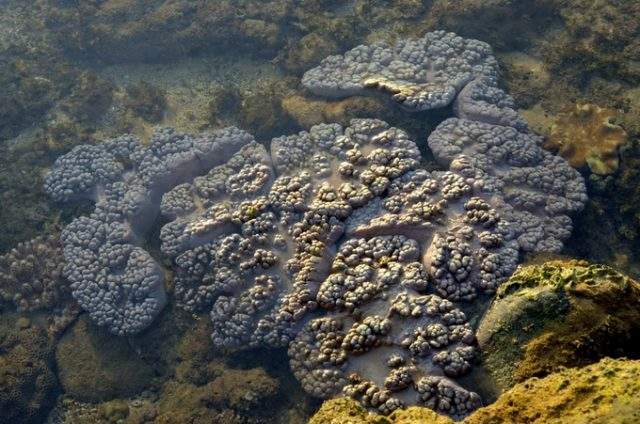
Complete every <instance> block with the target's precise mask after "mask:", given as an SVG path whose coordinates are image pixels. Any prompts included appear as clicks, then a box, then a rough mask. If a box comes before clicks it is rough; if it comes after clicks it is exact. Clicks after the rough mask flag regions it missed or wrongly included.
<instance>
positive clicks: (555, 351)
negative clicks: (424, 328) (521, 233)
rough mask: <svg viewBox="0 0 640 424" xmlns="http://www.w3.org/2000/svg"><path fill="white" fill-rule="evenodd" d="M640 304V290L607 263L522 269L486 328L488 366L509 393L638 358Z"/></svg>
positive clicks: (481, 335) (482, 342)
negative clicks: (569, 371)
mask: <svg viewBox="0 0 640 424" xmlns="http://www.w3.org/2000/svg"><path fill="white" fill-rule="evenodd" d="M639 305H640V284H638V283H637V282H636V281H634V280H632V279H630V278H629V277H627V276H625V275H624V274H621V273H619V272H617V271H615V270H614V269H612V268H610V267H607V266H605V265H593V264H589V263H588V262H585V261H577V260H570V261H560V260H558V261H551V262H546V263H543V264H541V265H529V266H525V267H522V268H520V269H518V271H516V273H514V274H513V275H512V276H511V278H510V279H509V280H508V281H507V282H505V283H504V284H503V285H502V286H500V288H499V289H498V292H497V294H496V298H495V300H494V302H493V304H492V305H491V307H490V309H489V310H488V311H487V312H486V313H485V315H484V317H483V319H482V321H481V322H480V325H479V328H478V331H477V333H476V335H477V338H478V343H479V346H480V349H481V351H482V357H483V363H484V365H485V368H486V369H487V370H488V372H489V374H490V375H491V376H492V377H493V379H494V380H495V384H496V386H497V387H498V388H499V389H501V390H505V389H508V388H509V387H511V386H513V384H515V383H516V382H522V381H524V380H526V379H528V378H529V377H534V376H535V377H540V376H544V375H547V374H549V373H552V372H555V371H557V370H558V369H560V368H562V367H576V366H583V365H586V364H590V363H593V362H596V361H598V360H599V359H600V358H602V357H604V356H613V357H621V356H627V357H638V356H639V355H640V345H639V344H638V342H637V340H638V334H640V326H638V324H637V323H638V322H639V319H640V317H639V316H638V314H639V313H640V310H639V309H638V306H639Z"/></svg>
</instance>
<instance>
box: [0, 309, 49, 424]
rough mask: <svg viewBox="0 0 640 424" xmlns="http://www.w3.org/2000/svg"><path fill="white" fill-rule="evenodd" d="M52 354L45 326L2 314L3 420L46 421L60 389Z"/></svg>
mask: <svg viewBox="0 0 640 424" xmlns="http://www.w3.org/2000/svg"><path fill="white" fill-rule="evenodd" d="M52 356H53V354H52V345H51V343H50V340H49V337H48V336H47V333H46V331H45V330H44V329H42V328H40V327H37V326H31V325H30V324H29V322H28V320H27V321H26V322H17V321H15V320H13V319H11V318H10V317H9V316H7V315H2V316H0V411H2V414H1V415H0V422H2V423H7V424H8V423H16V424H37V423H41V422H43V421H44V420H45V418H46V415H47V413H48V411H49V409H50V408H52V407H53V405H54V403H55V397H56V392H57V380H56V376H55V374H54V371H53V369H54V367H53V361H52Z"/></svg>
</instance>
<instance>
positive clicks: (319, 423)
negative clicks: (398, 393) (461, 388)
mask: <svg viewBox="0 0 640 424" xmlns="http://www.w3.org/2000/svg"><path fill="white" fill-rule="evenodd" d="M414 423H415V424H417V423H428V424H452V423H453V421H452V420H451V419H450V418H448V417H445V416H442V415H438V414H437V413H436V412H434V411H432V410H431V409H428V408H420V407H411V408H407V409H405V410H398V411H395V412H393V413H392V414H390V415H389V416H386V417H385V416H383V415H377V414H374V413H370V412H368V411H367V410H366V409H365V408H363V407H362V406H361V405H360V404H359V403H358V402H357V401H355V400H353V399H350V398H346V397H343V398H336V399H331V400H328V401H326V402H324V403H323V404H322V406H321V407H320V410H319V411H318V412H316V414H315V415H314V416H313V417H311V419H310V420H309V424H414Z"/></svg>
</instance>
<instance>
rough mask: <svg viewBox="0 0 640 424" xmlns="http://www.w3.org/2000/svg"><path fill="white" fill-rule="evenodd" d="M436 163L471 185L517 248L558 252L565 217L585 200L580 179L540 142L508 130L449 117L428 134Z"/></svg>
mask: <svg viewBox="0 0 640 424" xmlns="http://www.w3.org/2000/svg"><path fill="white" fill-rule="evenodd" d="M428 142H429V147H430V148H431V150H432V152H433V154H434V156H435V157H436V159H437V160H438V161H439V162H440V163H442V164H443V165H445V166H448V167H449V169H450V170H452V171H453V172H456V173H457V174H459V175H461V176H463V177H464V178H465V179H467V180H471V181H474V190H475V191H476V192H477V193H478V194H477V195H478V196H480V197H482V198H484V199H486V201H487V202H489V203H490V204H493V205H495V207H496V208H497V209H498V210H499V211H500V214H501V216H502V220H504V221H505V222H508V223H509V224H510V225H507V227H508V231H509V232H510V233H511V234H510V236H509V237H510V238H514V239H515V240H517V241H518V245H519V247H520V249H521V250H523V251H526V252H531V251H551V252H557V251H559V250H560V249H561V248H562V241H563V240H565V239H566V238H568V237H569V235H570V233H571V230H572V226H571V219H570V218H569V215H570V214H572V213H575V212H577V211H579V210H580V209H582V207H583V206H584V203H585V201H586V198H587V197H586V189H585V185H584V180H583V179H582V177H581V176H580V174H579V173H578V171H576V170H575V169H573V168H571V166H569V164H568V163H567V162H566V161H565V160H563V159H562V158H561V157H559V156H555V155H553V154H552V153H550V152H548V151H546V150H544V149H543V148H542V147H541V145H542V138H541V137H538V136H536V135H533V134H527V133H523V132H519V131H517V130H516V129H514V128H513V127H505V126H501V125H491V124H487V123H483V122H477V121H469V120H466V119H457V118H450V119H448V120H446V121H444V122H443V123H441V124H440V125H439V126H438V127H437V128H436V130H435V131H434V132H433V133H431V135H429V141H428Z"/></svg>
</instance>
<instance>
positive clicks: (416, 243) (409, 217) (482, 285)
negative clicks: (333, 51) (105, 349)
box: [46, 32, 586, 416]
mask: <svg viewBox="0 0 640 424" xmlns="http://www.w3.org/2000/svg"><path fill="white" fill-rule="evenodd" d="M497 76H498V68H497V62H496V60H495V58H494V57H493V55H492V53H491V49H490V47H489V46H488V45H487V44H485V43H482V42H479V41H475V40H466V39H463V38H461V37H458V36H456V35H454V34H451V33H444V32H434V33H429V34H427V35H426V36H425V37H424V38H422V39H419V40H414V41H400V42H398V43H397V44H395V45H392V46H388V45H384V44H376V45H373V46H360V47H357V48H355V49H354V50H352V51H350V52H347V53H346V54H345V55H344V56H332V57H329V58H327V59H325V60H324V61H323V62H322V63H321V64H320V66H319V67H318V68H316V69H313V70H311V71H309V72H308V73H307V74H306V75H305V76H304V78H303V84H304V85H305V86H306V87H308V88H309V89H310V90H311V91H313V92H314V93H316V94H318V95H330V96H348V95H352V94H355V93H359V92H363V91H366V90H368V89H370V88H376V89H380V90H382V91H384V92H389V93H391V94H392V95H393V98H394V99H395V100H396V101H398V102H399V103H400V104H401V105H402V107H403V108H405V109H407V110H410V111H412V110H428V109H433V108H442V107H445V106H447V105H449V104H453V108H452V111H453V114H454V116H453V117H450V118H449V119H447V120H445V121H444V122H442V123H441V124H440V125H439V126H438V127H437V129H436V130H435V131H433V132H432V133H431V134H430V135H429V137H428V145H429V147H430V149H431V151H432V152H433V154H434V156H435V157H436V159H437V160H438V162H439V163H440V164H441V165H442V167H443V169H442V170H440V171H433V172H429V171H426V170H424V169H421V168H420V161H421V155H420V152H419V150H418V147H417V146H416V144H415V143H414V141H412V140H410V139H409V137H408V135H407V134H406V133H405V132H404V131H403V130H401V129H398V128H393V127H391V126H390V125H388V124H386V123H385V122H382V121H380V120H376V119H356V120H353V121H351V123H350V125H349V126H347V127H343V126H340V125H337V124H321V125H317V126H314V127H312V128H311V129H310V130H309V131H308V132H301V133H298V134H295V135H288V136H283V137H278V138H275V139H273V140H272V141H271V143H270V145H269V146H270V149H269V150H268V149H266V148H265V147H264V146H263V145H262V144H259V143H257V142H256V141H254V139H253V138H252V136H251V135H249V134H247V133H245V132H243V131H241V130H239V129H236V128H227V129H224V130H219V131H217V132H213V133H207V134H200V135H188V134H181V133H178V132H176V131H174V130H171V129H162V130H158V131H157V132H156V134H155V135H154V136H153V137H152V139H151V142H150V143H149V144H148V145H142V144H141V143H140V142H139V141H138V140H136V139H135V138H133V137H130V136H124V137H121V138H117V139H114V140H110V141H108V142H105V143H102V144H100V145H98V146H79V147H76V148H75V149H74V150H72V151H71V152H70V153H68V154H67V155H65V156H63V157H61V158H59V159H58V160H57V162H56V163H55V166H54V168H53V171H52V172H51V173H50V175H49V176H48V178H47V181H46V190H47V192H48V193H49V194H50V195H51V196H52V198H53V199H54V200H56V201H71V200H75V199H80V198H90V199H93V200H95V203H96V206H95V210H94V212H93V213H92V214H91V215H90V216H84V217H80V218H77V219H76V220H74V221H73V222H72V223H71V224H70V225H68V226H67V227H66V228H65V229H64V231H63V234H62V242H63V244H64V255H65V258H66V260H67V265H66V267H65V269H64V275H65V276H66V278H67V279H68V280H69V282H70V286H71V290H72V292H73V296H74V297H75V299H76V300H77V301H78V303H79V304H80V305H81V307H82V308H83V309H85V310H86V311H87V312H88V313H89V314H90V315H91V317H92V318H93V320H94V321H95V322H96V323H97V324H99V325H102V326H105V327H107V328H108V329H109V330H110V331H111V332H113V333H115V334H118V335H129V334H134V333H137V332H140V331H141V330H143V329H145V328H146V327H148V326H149V325H151V324H152V322H153V320H154V318H155V317H156V316H157V315H158V314H159V312H160V311H161V310H162V308H163V306H164V305H165V303H166V301H167V293H166V291H165V290H166V289H165V284H164V271H163V265H161V263H162V264H167V265H168V264H170V265H171V268H172V271H173V274H174V275H175V277H174V279H175V284H174V289H173V292H172V295H173V296H174V298H175V302H176V303H177V304H178V305H179V306H181V307H182V308H184V309H186V310H188V311H190V312H192V313H197V314H208V315H209V316H210V318H211V320H212V321H213V324H214V325H213V328H214V330H213V334H212V338H213V340H214V342H215V344H216V346H218V347H219V348H220V349H223V350H229V349H239V348H242V347H247V346H267V347H268V346H286V347H288V350H289V355H290V359H291V368H292V370H293V372H294V374H295V375H296V376H297V377H298V379H299V380H300V382H301V384H302V386H303V387H304V389H305V390H306V391H308V392H309V393H310V394H312V395H315V396H318V397H322V398H328V397H333V396H335V395H338V394H339V393H341V392H342V393H345V394H347V395H350V396H352V397H354V398H356V399H358V400H360V402H361V403H363V404H364V405H366V406H367V407H370V408H372V409H377V410H378V411H380V412H384V413H388V412H391V411H393V410H394V409H396V408H399V407H402V406H406V405H414V404H421V405H427V406H429V407H431V408H433V409H435V410H437V411H440V412H443V413H446V414H449V415H451V416H464V415H465V414H467V413H469V412H470V411H472V410H473V409H475V408H477V407H478V406H480V405H481V399H480V397H479V395H478V394H476V393H474V392H473V391H471V390H468V389H465V388H464V387H462V386H461V385H459V384H458V383H456V382H455V381H454V379H455V378H457V377H459V376H462V375H464V374H466V373H468V372H469V371H470V369H471V368H472V366H473V363H474V359H475V357H476V348H475V336H474V331H473V329H472V327H471V325H470V324H469V322H468V317H466V316H465V314H464V313H463V312H462V310H461V309H460V305H463V304H464V303H461V302H471V301H473V299H474V298H476V297H477V296H478V295H480V294H482V293H487V294H491V293H493V292H494V291H495V290H496V288H497V287H498V286H499V285H500V284H501V283H502V282H503V281H505V280H506V279H507V278H508V277H509V276H510V275H511V273H512V272H513V271H514V269H515V267H516V265H517V263H518V260H519V255H520V253H521V252H538V251H558V250H560V249H561V248H562V242H563V240H564V239H566V238H567V237H568V236H569V234H570V232H571V227H572V224H571V219H570V218H569V215H570V214H571V213H574V212H576V211H578V210H580V209H581V208H582V206H583V204H584V202H585V201H586V195H585V186H584V182H583V180H582V178H581V177H580V175H579V174H578V172H577V171H575V170H574V169H572V168H571V167H570V166H569V164H568V163H567V162H566V161H565V160H564V159H562V158H561V157H559V156H555V155H553V154H551V153H549V152H547V151H545V150H543V149H542V148H541V144H542V140H541V138H540V137H538V136H536V135H535V134H532V133H531V132H529V130H528V128H527V124H526V122H524V121H523V120H522V118H520V116H519V115H518V114H517V113H516V112H515V111H514V106H513V101H512V99H511V98H510V97H509V96H508V95H507V94H506V93H504V92H503V91H502V90H501V89H500V88H499V87H498V85H497ZM156 222H160V223H162V228H161V230H160V251H161V253H160V254H159V256H161V257H157V258H154V256H152V255H151V253H150V252H149V251H148V250H146V248H145V246H148V245H149V244H150V241H151V240H150V239H149V237H150V234H152V233H153V231H152V227H153V225H154V223H156ZM151 242H152V241H151Z"/></svg>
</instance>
